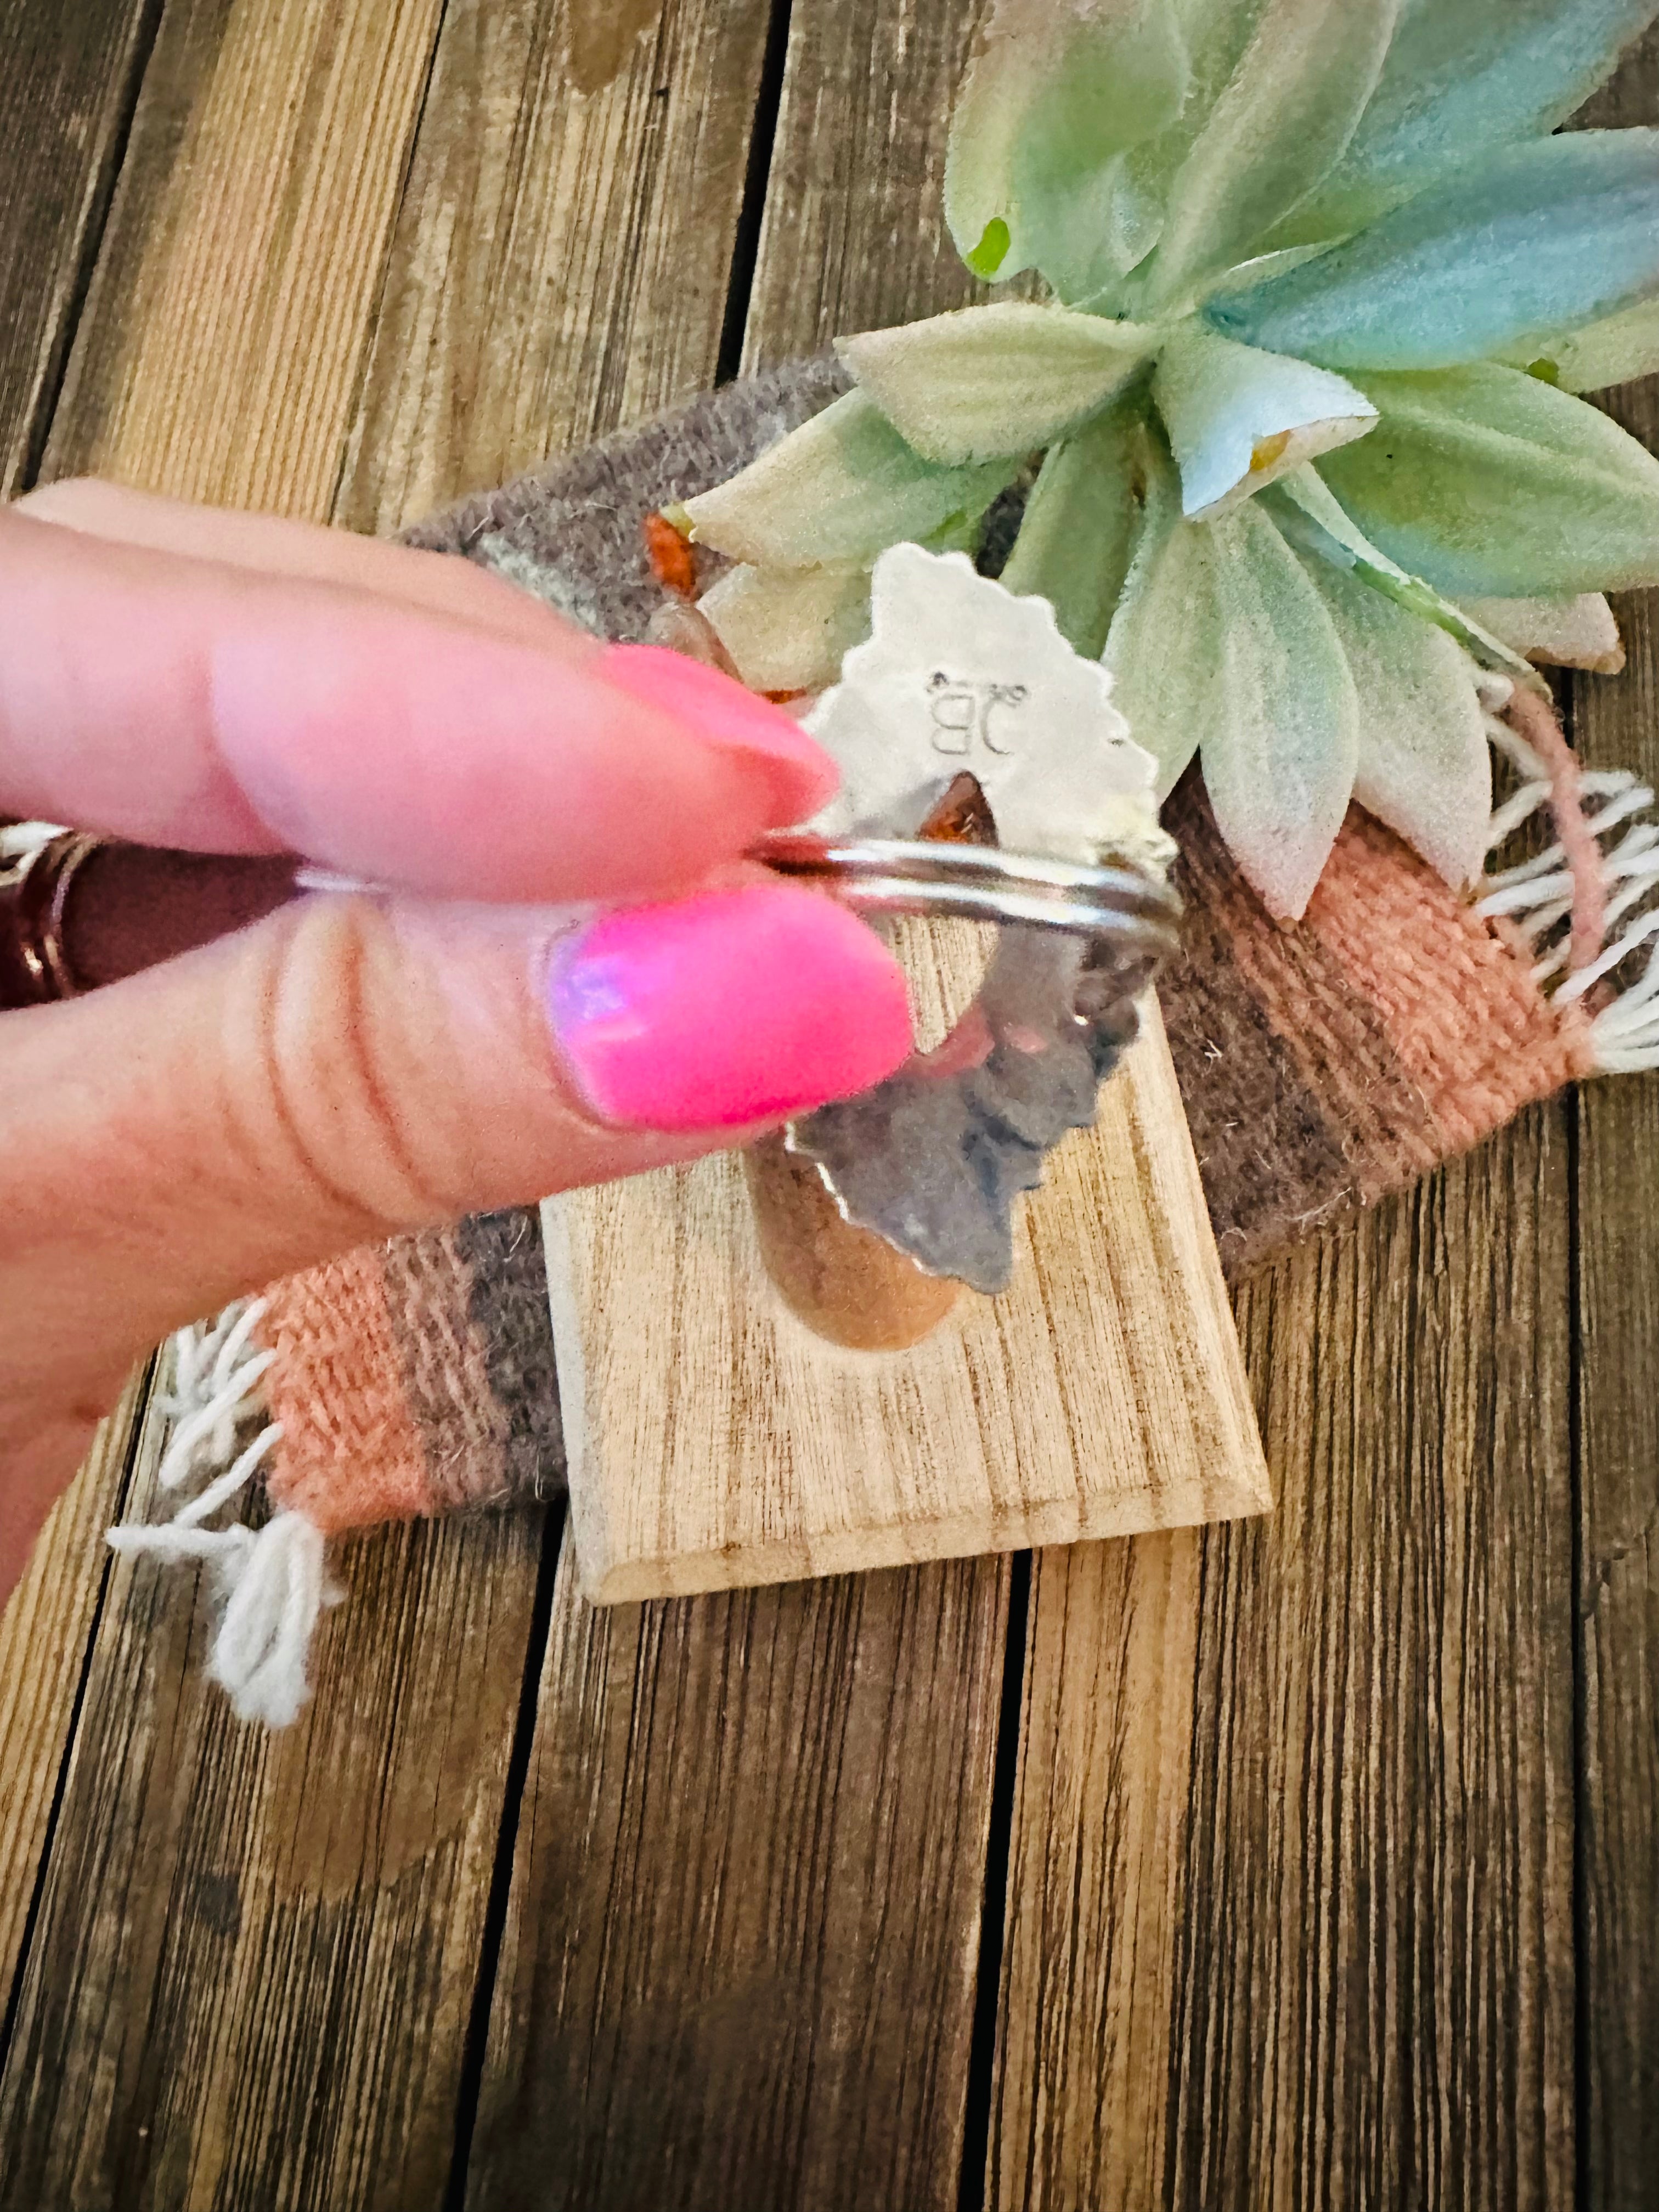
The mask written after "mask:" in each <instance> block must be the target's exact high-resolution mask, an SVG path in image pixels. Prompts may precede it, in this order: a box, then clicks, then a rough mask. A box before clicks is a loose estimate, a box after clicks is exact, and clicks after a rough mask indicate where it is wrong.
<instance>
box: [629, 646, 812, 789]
mask: <svg viewBox="0 0 1659 2212" xmlns="http://www.w3.org/2000/svg"><path fill="white" fill-rule="evenodd" d="M593 665H594V666H595V667H596V668H597V669H598V671H599V674H600V675H601V676H602V677H603V678H605V681H606V683H608V684H615V685H616V686H617V689H618V690H623V691H626V692H628V693H629V696H631V697H633V698H635V699H640V700H643V701H644V702H645V703H646V704H647V706H650V707H659V708H661V710H662V711H663V713H664V714H671V715H672V716H673V717H674V719H675V720H677V721H678V722H682V723H684V726H685V727H686V728H687V729H688V730H690V731H691V732H693V733H694V734H695V735H696V736H697V737H698V738H701V739H702V742H703V743H704V744H708V745H718V746H719V747H720V749H721V750H723V751H729V752H739V753H747V754H749V755H750V756H751V757H753V756H758V757H761V758H762V759H763V760H765V761H767V762H769V763H770V764H771V765H772V767H773V769H774V770H775V775H776V778H777V781H778V785H779V809H780V811H779V813H778V822H779V825H780V826H781V827H782V826H786V825H787V824H788V823H794V822H804V821H805V819H806V817H808V815H810V814H816V813H817V811H818V809H819V807H820V806H822V805H823V804H824V802H825V801H826V800H827V799H832V798H833V797H834V796H835V793H836V787H837V786H838V784H839V783H840V781H841V777H840V774H839V772H838V770H837V769H836V764H835V763H834V762H833V761H832V760H831V759H830V757H829V754H828V753H826V752H825V751H824V750H823V746H822V745H820V744H817V743H816V742H815V741H814V740H813V739H812V738H809V737H808V736H807V734H806V732H805V730H803V729H802V728H801V726H800V725H799V722H797V721H796V720H795V719H794V717H793V715H792V714H785V713H784V711H783V709H782V708H781V707H775V706H774V705H773V704H772V702H771V701H770V700H769V699H763V698H760V697H759V696H757V694H756V693H755V692H753V691H745V690H744V687H743V685H742V684H738V683H734V682H733V681H732V678H731V677H729V676H723V675H721V673H720V670H719V669H718V668H709V667H707V666H706V665H704V664H703V662H702V661H701V660H693V659H690V657H689V656H688V655H687V654H685V653H675V652H673V651H672V650H671V648H670V647H667V646H665V645H608V646H606V647H604V648H603V650H602V651H601V652H600V653H599V655H598V657H597V659H595V661H594V663H593Z"/></svg>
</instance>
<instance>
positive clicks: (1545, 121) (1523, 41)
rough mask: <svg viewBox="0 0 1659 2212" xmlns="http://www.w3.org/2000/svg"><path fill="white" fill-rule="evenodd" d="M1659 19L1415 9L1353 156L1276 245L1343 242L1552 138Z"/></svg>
mask: <svg viewBox="0 0 1659 2212" xmlns="http://www.w3.org/2000/svg"><path fill="white" fill-rule="evenodd" d="M1656 14H1659V5H1656V0H1407V6H1406V7H1405V8H1404V9H1402V10H1401V18H1400V24H1399V27H1398V29H1397V30H1396V32H1395V39H1394V44H1393V46H1391V48H1390V49H1389V57H1388V60H1387V62H1386V63H1385V64H1384V66H1383V74H1382V76H1381V79H1380V80H1379V82H1378V84H1377V88H1376V94H1375V95H1374V97H1373V98H1372V100H1371V102H1370V106H1368V107H1367V109H1366V111H1365V112H1364V116H1363V117H1362V118H1360V123H1359V127H1358V130H1357V131H1355V132H1354V134H1353V137H1352V141H1351V142H1350V143H1349V146H1348V149H1347V151H1346V154H1345V155H1343V157H1342V160H1341V161H1340V162H1339V163H1338V165H1337V167H1335V169H1334V171H1333V173H1332V174H1331V176H1330V178H1329V179H1328V182H1327V183H1326V184H1325V185H1324V186H1323V187H1322V189H1321V191H1319V192H1318V194H1317V195H1316V197H1315V198H1314V199H1313V200H1311V201H1310V202H1309V203H1308V204H1305V205H1304V207H1302V208H1301V209H1299V210H1297V213H1296V215H1295V216H1293V217H1292V219H1291V222H1289V223H1288V224H1286V225H1285V226H1284V227H1283V229H1282V230H1281V232H1280V233H1279V234H1277V235H1276V236H1275V238H1274V240H1273V243H1274V244H1275V245H1280V244H1282V245H1291V244H1293V243H1295V242H1296V241H1297V240H1301V239H1306V238H1340V237H1342V236H1344V235H1345V234H1346V233H1348V232H1350V231H1353V230H1357V229H1358V228H1360V227H1361V226H1362V225H1363V224H1364V223H1367V222H1371V221H1372V220H1373V219H1374V218H1375V217H1376V216H1379V215H1381V214H1383V213H1384V212H1385V211H1386V210H1388V209H1389V208H1391V207H1395V206H1397V205H1398V204H1400V202H1401V201H1402V200H1406V199H1409V198H1410V197H1411V196H1412V195H1413V193H1414V192H1418V191H1422V190H1423V188H1424V187H1425V185H1431V184H1433V183H1435V182H1436V181H1437V179H1440V178H1442V177H1443V176H1445V175H1446V174H1447V173H1449V171H1450V170H1452V169H1454V168H1456V167H1459V166H1460V165H1462V164H1463V163H1465V162H1468V163H1472V164H1474V166H1475V167H1480V166H1481V162H1482V157H1483V156H1484V155H1487V154H1489V153H1490V152H1491V151H1492V149H1493V148H1495V147H1499V146H1507V145H1511V144H1514V143H1516V141H1518V140H1521V139H1523V138H1534V137H1542V136H1543V135H1544V134H1545V133H1546V132H1548V131H1553V130H1554V129H1555V127H1556V125H1558V124H1559V123H1564V122H1565V120H1566V118H1567V117H1568V116H1570V115H1571V114H1572V112H1574V110H1575V109H1576V108H1577V107H1578V106H1580V105H1581V104H1582V103H1583V100H1585V99H1587V98H1588V96H1589V94H1591V93H1592V92H1593V91H1594V90H1595V88H1596V86H1597V85H1598V84H1600V83H1601V82H1602V81H1603V79H1604V78H1606V77H1608V76H1611V75H1612V74H1613V70H1614V68H1615V67H1616V66H1617V64H1618V61H1619V57H1620V54H1621V53H1622V52H1623V51H1624V49H1625V47H1626V46H1628V45H1629V43H1630V42H1631V40H1632V39H1634V38H1637V37H1638V36H1639V34H1640V33H1642V32H1643V31H1644V29H1645V28H1646V27H1647V26H1648V24H1649V23H1650V21H1652V20H1653V18H1654V16H1655V15H1656Z"/></svg>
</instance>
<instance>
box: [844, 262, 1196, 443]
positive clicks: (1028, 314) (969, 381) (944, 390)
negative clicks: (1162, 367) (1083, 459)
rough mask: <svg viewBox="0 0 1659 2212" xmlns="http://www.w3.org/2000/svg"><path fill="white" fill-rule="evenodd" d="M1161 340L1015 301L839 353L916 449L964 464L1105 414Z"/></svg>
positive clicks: (851, 343)
mask: <svg viewBox="0 0 1659 2212" xmlns="http://www.w3.org/2000/svg"><path fill="white" fill-rule="evenodd" d="M1157 337H1158V333H1157V332H1156V331H1146V330H1142V329H1140V328H1139V327H1138V326H1137V325H1134V324H1132V323H1119V322H1109V321H1106V320H1104V319H1103V318H1102V317H1100V316H1098V315H1079V314H1073V313H1071V312H1070V311H1069V310H1068V309H1067V308H1065V307H1034V306H1032V305H1030V304H1029V303H1028V302H1026V301H1019V300H1006V301H999V302H998V303H997V304H996V305H995V306H994V307H962V308H958V309H957V311H956V312H955V313H951V314H945V315H933V316H930V317H929V318H928V319H927V321H925V322H920V323H908V324H906V325H903V327H902V328H901V329H898V330H890V331H866V332H865V333H864V334H863V335H862V336H860V337H848V338H837V339H836V352H837V353H838V354H839V355H840V356H841V358H842V361H843V362H845V363H846V365H847V367H848V368H849V369H850V370H851V372H852V374H854V377H856V378H857V380H858V382H859V385H860V388H861V389H862V390H864V391H865V392H868V394H869V395H870V397H871V398H872V399H873V400H874V401H875V403H876V404H877V405H878V407H879V408H880V409H881V410H882V412H883V414H884V415H885V416H887V418H888V420H889V421H890V422H891V423H892V424H893V426H894V427H895V428H896V430H897V431H898V432H899V435H901V436H902V438H903V439H904V441H905V442H906V443H907V444H908V445H909V446H911V447H914V449H915V451H916V452H917V453H920V454H921V456H922V458H923V459H925V460H929V461H935V462H940V463H945V464H951V465H955V464H960V463H963V462H973V461H985V460H991V459H995V458H996V456H997V455H999V454H1001V453H1009V452H1011V451H1012V452H1016V453H1018V452H1021V451H1027V450H1031V449H1034V448H1036V447H1042V446H1046V445H1048V444H1049V443H1050V441H1052V440H1053V439H1054V438H1056V437H1058V436H1059V435H1060V433H1061V432H1062V431H1066V430H1069V429H1071V428H1073V427H1074V426H1075V425H1076V424H1077V423H1079V422H1083V421H1085V419H1086V418H1087V417H1088V416H1091V415H1092V414H1094V413H1096V412H1097V410H1099V409H1100V408H1101V407H1103V406H1104V405H1105V404H1106V402H1107V401H1108V400H1109V398H1111V397H1112V396H1113V394H1114V393H1115V392H1117V391H1119V390H1120V389H1121V386H1123V385H1124V384H1125V383H1126V382H1127V380H1128V379H1129V378H1130V377H1131V376H1133V374H1134V372H1135V370H1136V369H1137V368H1139V366H1140V364H1141V363H1142V362H1144V361H1145V360H1146V358H1147V356H1148V355H1149V354H1150V353H1151V352H1152V348H1153V346H1154V345H1155V343H1157Z"/></svg>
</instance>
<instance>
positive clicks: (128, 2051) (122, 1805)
mask: <svg viewBox="0 0 1659 2212" xmlns="http://www.w3.org/2000/svg"><path fill="white" fill-rule="evenodd" d="M437 14H438V10H437V7H436V5H435V0H434V4H432V5H430V6H420V7H414V6H411V7H402V8H397V9H388V8H386V7H384V6H382V5H380V4H378V0H361V3H360V4H356V5H354V6H351V7H348V8H344V9H342V8H339V7H337V6H334V5H332V4H331V5H328V6H322V5H318V6H314V7H301V6H298V5H289V4H283V5H280V6H278V7H276V8H274V9H273V8H267V7H264V6H263V5H253V4H244V0H223V4H216V5H213V6H207V5H191V4H187V0H173V4H170V5H169V6H168V8H167V11H166V13H165V15H164V16H163V19H162V21H161V27H160V32H159V34H158V39H157V44H156V48H155V57H154V60H153V63H152V65H151V69H150V70H149V75H148V76H147V78H146V82H145V88H144V92H143V98H142V100H141V101H140V105H139V108H138V111H137V115H136V118H135V120H134V125H133V130H132V134H131V143H130V147H129V151H128V157H127V161H126V163H125V167H124V169H123V173H122V176H121V179H120V183H119V186H118V192H117V196H116V200H115V203H114V205H113V207H112V216H111V223H110V230H109V239H108V246H107V252H106V256H105V258H103V260H102V261H101V263H100V268H99V270H98V273H97V276H96V277H95V279H94V284H93V286H92V289H91V293H90V295H89V299H88V307H87V311H86V315H85V318H84V319H83V321H82V326H81V331H80V333H79V337H78V338H77V343H76V350H75V355H74V357H73V361H72V363H71V369H70V377H69V380H68V383H67V386H66V396H65V398H64V402H63V403H62V404H61V406H60V409H59V411H58V417H57V419H56V421H55V422H54V425H53V429H52V438H51V441H50V444H49V447H48V467H49V470H51V471H58V472H61V471H64V470H67V469H72V468H80V467H88V466H97V467H100V468H102V469H105V470H107V471H110V472H112V473H113V474H116V475H118V476H124V477H129V478H131V479H132V480H135V481H137V482H140V483H150V484H155V485H157V486H159V487H161V488H162V489H167V490H171V491H174V492H181V493H190V494H193V495H200V496H205V497H210V498H216V499H219V500H222V501H230V502H235V501H263V502H264V503H266V504H268V505H270V506H271V507H276V508H279V509H283V510H285V511H287V512H290V513H302V514H312V515H315V516H323V515H325V514H326V513H327V510H328V507H329V503H330V501H331V497H332V495H333V491H334V487H335V484H336V482H337V477H338V475H339V471H340V468H341V465H342V462H343V456H344V452H345V448H346V444H347V439H348V435H349V428H350V425H351V420H352V410H353V407H354V405H355V403H356V391H357V386H358V383H359V380H360V377H361V373H362V363H363V362H364V360H365V358H366V356H367V353H368V343H369V338H370V332H371V328H372V321H373V316H374V311H375V307H376V303H377V301H378V298H379V295H380V289H381V285H382V282H383V277H384V273H385V260H386V247H387V243H388V240H389V239H390V235H391V231H392V218H393V215H394V211H395V209H396V206H397V204H398V195H399V192H400V190H401V186H402V181H403V176H404V168H405V166H406V161H407V155H408V149H409V146H410V140H411V137H412V136H413V133H414V130H415V125H416V118H417V117H418V114H419V112H420V108H421V104H422V98H423V95H424V91H425V85H426V77H427V70H428V62H429V58H430V46H431V40H432V37H433V34H434V33H435V26H436V21H437ZM152 1504H153V1498H152V1497H151V1495H150V1494H149V1489H148V1487H147V1486H146V1485H144V1484H140V1485H139V1486H137V1494H136V1496H135V1498H134V1505H135V1509H136V1510H137V1511H138V1512H139V1513H141V1514H142V1513H143V1512H144V1511H145V1510H149V1508H150V1507H151V1506H152ZM538 1550H539V1545H538V1521H537V1520H536V1518H535V1517H534V1516H532V1517H530V1518H527V1519H524V1520H519V1521H514V1522H489V1523H482V1522H469V1523H459V1522H458V1523H455V1524H453V1525H452V1526H448V1527H445V1528H441V1529H431V1530H423V1531H422V1532H420V1533H418V1534H405V1535H404V1536H403V1537H400V1538H394V1539H392V1540H391V1541H386V1542H384V1543H382V1544H381V1545H380V1546H378V1547H374V1548H373V1549H372V1550H370V1551H368V1552H367V1553H366V1555H365V1559H364V1562H363V1565H362V1571H361V1573H360V1574H359V1575H354V1576H353V1577H352V1578H353V1579H354V1580H356V1581H357V1582H358V1584H359V1587H358V1593H357V1602H356V1603H355V1604H353V1605H351V1606H349V1607H347V1608H346V1609H345V1611H344V1612H343V1613H341V1614H339V1615H337V1616H336V1617H335V1618H334V1619H333V1620H331V1623H330V1625H329V1630H328V1633H327V1636H326V1638H325V1645H324V1652H323V1663H322V1680H321V1682H320V1684H319V1699H318V1704H317V1706H316V1708H315V1709H314V1711H313V1714H312V1715H311V1716H310V1717H308V1718H307V1721H306V1722H305V1723H302V1724H301V1727H300V1728H299V1729H297V1730H295V1732H294V1733H293V1734H292V1735H290V1736H288V1737H286V1738H283V1739H282V1740H280V1741H265V1740H264V1739H261V1738H260V1737H258V1735H254V1734H252V1733H251V1732H247V1731H244V1730H243V1729H240V1727H238V1726H237V1725H236V1724H235V1723H234V1722H233V1721H232V1720H231V1719H230V1717H229V1716H228V1712H227V1711H226V1710H225V1709H224V1707H223V1705H222V1700H221V1699H219V1697H218V1696H217V1694H216V1692H214V1691H213V1690H212V1689H211V1688H210V1686H209V1685H208V1684H207V1683H206V1682H205V1680H204V1677H203V1674H202V1668H201V1660H202V1650H203V1638H202V1627H203V1624H202V1620H201V1618H200V1615H199V1613H194V1612H193V1608H192V1606H191V1594H190V1584H189V1583H188V1581H187V1580H182V1579H180V1578H179V1577H176V1576H173V1575H161V1576H158V1575H157V1574H156V1573H155V1571H154V1570H153V1569H149V1568H130V1567H128V1566H126V1565H123V1566H121V1567H119V1568H118V1569H116V1570H115V1571H113V1576H112V1582H111V1585H110V1595H109V1599H108V1601H107V1602H106V1605H105V1607H104V1609H103V1612H102V1613H101V1616H100V1621H99V1628H98V1634H97V1638H96V1640H95V1643H94V1647H93V1650H92V1653H91V1657H90V1662H89V1667H88V1675H87V1680H86V1687H85V1694H84V1700H83V1704H82V1711H81V1719H80V1726H79V1729H78V1731H77V1734H76V1741H75V1747H74V1754H73V1759H72V1763H71V1765H70V1771H69V1774H68V1778H67V1784H66V1787H65V1791H64V1801H63V1806H62V1811H61V1814H60V1817H59V1820H58V1832H57V1835H56V1838H55V1841H54V1847H53V1853H52V1864H51V1869H50V1873H49V1878H48V1881H47V1882H46V1887H45V1890H44V1892H43V1894H42V1898H41V1903H40V1915H39V1918H38V1922H37V1923H36V1925H35V1928H34V1930H33V1942H32V1945H31V1948H30V1950H29V1953H28V1956H27V1961H26V1963H25V1967H24V1973H23V1979H22V1982H21V1990H20V2002H19V2004H18V2007H17V2011H16V2017H15V2027H14V2032H13V2035H12V2039H11V2042H10V2045H9V2051H8V2053H7V2062H6V2066H5V2071H4V2074H3V2076H0V2174H3V2176H4V2182H3V2185H0V2196H3V2197H4V2198H5V2201H7V2202H8V2203H30V2204H32V2203H68V2202H77V2203H82V2202H108V2201H110V2198H111V2195H112V2193H113V2192H114V2191H117V2189H119V2190H120V2191H122V2192H123V2193H125V2192H126V2191H131V2194H132V2199H133V2200H135V2201H136V2199H137V2197H139V2196H140V2195H141V2194H143V2193H145V2192H149V2201H152V2202H156V2203H179V2202H183V2201H185V2200H186V2199H188V2200H189V2201H191V2202H192V2203H238V2204H241V2203H250V2202H257V2203H261V2204H278V2203H296V2204H297V2203H319V2202H348V2203H357V2204H363V2205H371V2204H376V2203H393V2202H410V2201H413V2202H431V2201H434V2199H435V2197H436V2196H437V2195H438V2194H440V2193H441V2190H442V2188H443V2185H444V2181H445V2177H446V2175H447V2170H448V2166H449V2162H450V2159H451V2157H452V2154H453V2126H454V2112H455V2105H456V2100H457V2096H458V2094H459V2079H460V2073H461V2067H462V2058H463V2051H464V2048H465V2033H466V2027H467V2022H468V2019H469V2016H470V2012H471V2002H472V1992H473V1987H474V1982H475V1978H476V1973H477V1954H478V1945H479V1937H480V1932H481V1929H482V1925H483V1914H484V1910H485V1904H486V1899H487V1894H488V1887H489V1876H490V1870H491V1866H492V1863H493V1858H494V1853H495V1838H496V1835H497V1832H498V1829H499V1824H500V1818H501V1800H502V1794H503V1789H504V1784H505V1776H506V1767H507V1757H508V1753H509V1749H510V1745H511V1741H512V1732H513V1721H514V1718H515V1716H516V1712H517V1709H518V1705H519V1701H520V1692H521V1686H522V1679H523V1673H524V1666H525V1650H526V1638H527V1635H528V1629H529V1621H530V1615H531V1609H532V1601H533V1595H534V1590H535V1586H536V1576H537V1568H538ZM86 1571H87V1572H88V1573H89V1574H92V1575H94V1576H101V1575H102V1574H103V1572H104V1571H105V1561H104V1557H103V1555H102V1553H101V1547H98V1546H96V1545H94V1546H91V1547H89V1548H88V1555H87V1560H86ZM198 1602H199V1597H198Z"/></svg>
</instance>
